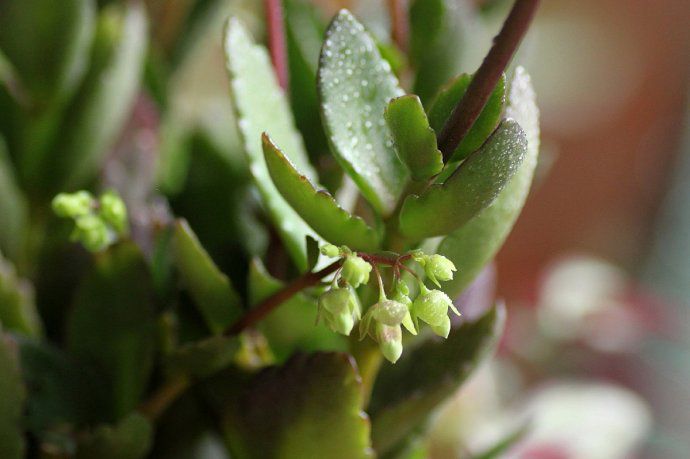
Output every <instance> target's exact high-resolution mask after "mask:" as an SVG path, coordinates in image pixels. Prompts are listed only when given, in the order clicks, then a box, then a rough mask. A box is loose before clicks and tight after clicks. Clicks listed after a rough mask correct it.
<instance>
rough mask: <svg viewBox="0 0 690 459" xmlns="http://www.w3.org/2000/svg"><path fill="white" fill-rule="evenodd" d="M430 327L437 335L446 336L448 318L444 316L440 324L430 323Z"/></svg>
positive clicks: (448, 324) (448, 323) (448, 329)
mask: <svg viewBox="0 0 690 459" xmlns="http://www.w3.org/2000/svg"><path fill="white" fill-rule="evenodd" d="M430 327H431V330H432V331H433V332H434V333H436V334H437V335H438V336H440V337H442V338H448V334H449V333H450V319H449V318H448V316H446V317H445V319H444V320H443V322H441V324H440V325H430Z"/></svg>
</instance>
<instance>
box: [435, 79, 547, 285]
mask: <svg viewBox="0 0 690 459" xmlns="http://www.w3.org/2000/svg"><path fill="white" fill-rule="evenodd" d="M506 115H507V116H509V117H511V118H513V119H515V120H516V121H517V122H518V123H520V126H521V127H522V128H523V129H524V131H525V135H526V138H527V154H526V156H525V159H524V161H523V162H522V165H521V166H520V169H519V170H518V171H517V173H516V174H515V176H514V177H513V178H512V179H511V181H510V182H509V183H508V184H507V185H506V187H505V188H504V189H503V191H502V192H501V194H500V195H499V196H498V197H497V198H496V200H495V201H494V202H493V203H492V204H491V205H490V206H489V207H487V208H486V209H484V210H483V211H482V212H481V213H480V214H479V215H477V216H476V217H475V218H473V219H472V220H470V221H469V222H468V223H467V224H466V225H464V226H463V227H462V228H460V229H458V230H457V231H455V232H453V233H451V234H450V235H448V236H447V237H446V238H445V239H443V241H442V242H441V244H440V245H439V248H438V251H439V253H440V254H441V255H444V256H446V257H448V258H449V259H450V260H451V261H452V262H453V263H454V264H455V266H456V267H457V269H458V272H457V273H455V276H454V278H453V280H451V281H448V282H445V283H444V290H445V291H446V293H448V294H449V295H450V296H451V297H453V298H454V297H455V296H457V295H459V294H460V293H461V292H462V291H463V290H464V289H465V287H467V286H468V285H469V284H470V283H471V282H472V280H473V279H474V278H475V276H477V274H479V272H481V270H482V268H483V267H484V265H486V263H488V262H489V261H491V259H492V258H493V257H494V255H496V253H497V252H498V250H499V249H500V248H501V245H503V242H504V241H505V239H506V237H508V234H509V233H510V230H511V228H512V227H513V224H514V223H515V221H516V220H517V218H518V216H519V215H520V211H521V210H522V206H523V205H524V204H525V200H526V199H527V195H528V194H529V190H530V185H531V184H532V176H533V175H534V168H535V167H536V165H537V157H538V156H539V109H538V108H537V105H536V102H535V95H534V90H533V89H532V84H531V82H530V78H529V75H528V74H527V72H526V71H525V70H524V69H523V68H522V67H518V68H517V69H516V70H515V76H514V77H513V79H512V81H511V83H510V87H509V91H508V107H507V110H506Z"/></svg>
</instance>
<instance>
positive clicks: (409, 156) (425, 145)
mask: <svg viewBox="0 0 690 459" xmlns="http://www.w3.org/2000/svg"><path fill="white" fill-rule="evenodd" d="M385 118H386V122H387V123H388V127H389V128H390V130H391V133H392V135H393V141H394V142H395V147H396V149H397V151H398V156H399V157H400V159H401V160H402V162H403V163H405V164H406V165H407V168H408V169H409V171H410V175H411V176H412V178H413V179H414V180H426V179H428V178H430V177H433V176H434V175H436V174H438V173H439V172H441V169H443V155H442V154H441V152H440V151H439V150H438V146H437V145H436V133H435V132H434V130H433V129H431V127H429V120H428V119H427V118H426V113H424V107H422V102H421V101H420V100H419V97H417V96H415V95H413V94H410V95H406V96H402V97H398V98H397V99H393V100H392V101H391V102H390V104H388V108H386V113H385Z"/></svg>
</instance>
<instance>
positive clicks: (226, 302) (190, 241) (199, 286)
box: [173, 220, 242, 334]
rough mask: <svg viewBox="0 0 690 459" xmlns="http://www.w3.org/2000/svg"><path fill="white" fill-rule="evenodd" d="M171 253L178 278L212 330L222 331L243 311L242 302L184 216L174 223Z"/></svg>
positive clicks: (214, 331)
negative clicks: (178, 274)
mask: <svg viewBox="0 0 690 459" xmlns="http://www.w3.org/2000/svg"><path fill="white" fill-rule="evenodd" d="M173 254H174V263H175V266H177V269H178V270H179V273H180V278H181V281H182V283H183V285H184V287H185V288H186V289H187V290H188V291H189V293H190V294H191V296H192V298H193V299H194V303H195V304H196V306H197V308H199V311H200V312H201V315H202V316H203V317H204V320H205V321H206V325H208V327H209V329H210V330H211V331H212V332H213V333H215V334H217V333H221V332H222V331H223V330H225V328H227V327H228V326H229V325H230V324H231V323H232V322H233V321H234V320H236V319H237V318H238V317H239V316H240V315H241V314H242V303H241V300H240V297H239V295H238V294H237V292H236V291H235V289H234V288H233V286H232V284H231V282H230V279H228V277H227V276H226V275H225V274H223V273H222V272H221V271H220V270H219V269H218V267H217V266H216V265H215V264H214V263H213V260H211V257H210V256H209V255H208V253H206V251H205V250H204V248H203V247H202V246H201V243H200V242H199V240H198V239H197V237H196V235H195V234H194V232H193V231H192V229H191V228H190V227H189V225H188V224H187V222H186V221H185V220H178V221H177V222H176V223H175V232H174V235H173Z"/></svg>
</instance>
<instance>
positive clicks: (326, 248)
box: [321, 244, 340, 258]
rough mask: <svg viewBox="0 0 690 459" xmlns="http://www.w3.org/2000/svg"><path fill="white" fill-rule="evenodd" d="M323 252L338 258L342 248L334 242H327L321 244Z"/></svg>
mask: <svg viewBox="0 0 690 459" xmlns="http://www.w3.org/2000/svg"><path fill="white" fill-rule="evenodd" d="M321 254H323V255H325V256H327V257H330V258H336V257H339V256H340V249H339V248H338V247H336V246H334V245H333V244H326V245H323V246H321Z"/></svg>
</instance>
